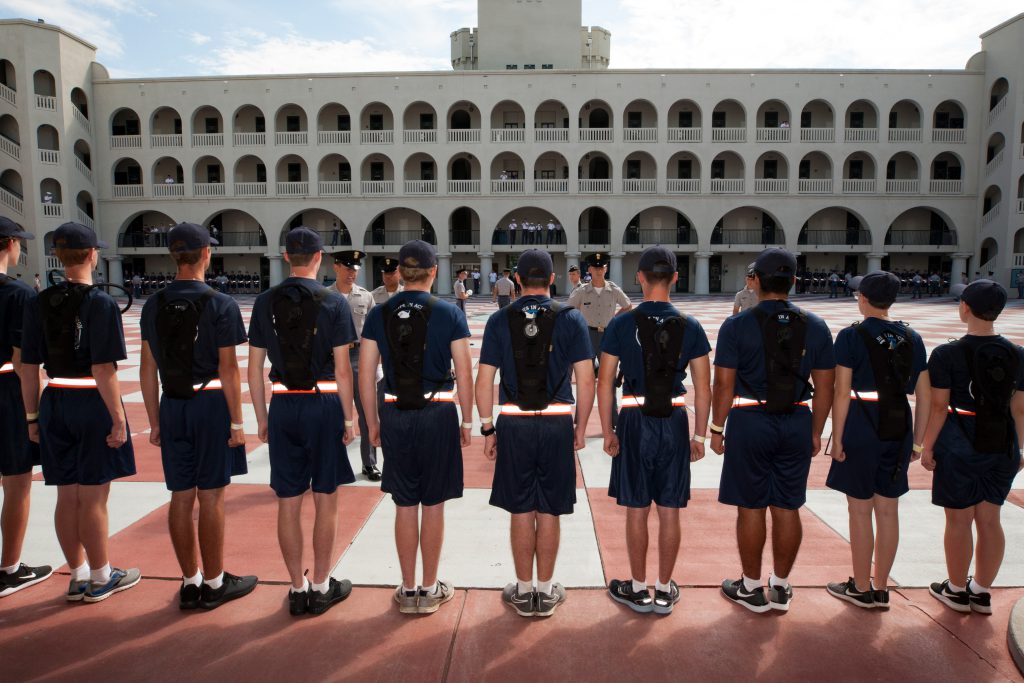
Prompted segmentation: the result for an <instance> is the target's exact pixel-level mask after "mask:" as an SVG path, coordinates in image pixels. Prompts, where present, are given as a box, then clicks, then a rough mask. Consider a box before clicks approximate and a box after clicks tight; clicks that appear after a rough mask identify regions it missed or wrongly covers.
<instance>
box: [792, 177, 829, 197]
mask: <svg viewBox="0 0 1024 683" xmlns="http://www.w3.org/2000/svg"><path fill="white" fill-rule="evenodd" d="M796 191H797V192H798V193H800V194H832V179H831V178H800V180H798V181H797V183H796Z"/></svg>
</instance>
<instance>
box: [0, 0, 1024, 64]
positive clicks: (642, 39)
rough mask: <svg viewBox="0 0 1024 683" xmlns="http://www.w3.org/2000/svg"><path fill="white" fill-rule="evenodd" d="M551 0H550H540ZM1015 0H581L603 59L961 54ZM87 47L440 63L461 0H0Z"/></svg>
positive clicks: (951, 58) (465, 8) (804, 60)
mask: <svg viewBox="0 0 1024 683" xmlns="http://www.w3.org/2000/svg"><path fill="white" fill-rule="evenodd" d="M550 1H558V0H550ZM1022 9H1024V7H1022V5H1021V3H1020V0H979V1H977V2H972V3H964V2H963V1H962V0H956V1H954V0H825V1H824V2H823V1H822V0H817V1H813V0H788V1H786V2H775V3H772V2H765V1H764V0H700V1H693V0H584V2H583V23H584V24H587V25H599V26H603V27H604V28H607V29H609V30H610V31H611V32H612V68H752V67H756V68H923V69H929V68H930V69H943V68H952V69H959V68H963V66H964V64H965V63H966V61H967V60H968V59H969V58H970V56H971V55H972V54H974V53H975V52H977V50H978V49H979V47H980V42H979V40H978V34H979V33H981V32H983V31H985V30H987V29H989V28H991V27H992V26H995V25H996V24H999V23H1001V22H1002V21H1005V20H1006V19H1008V18H1010V17H1012V16H1014V15H1015V14H1016V13H1018V12H1020V11H1021V10H1022ZM0 16H2V17H24V18H28V19H36V18H37V17H38V18H42V19H45V20H46V21H47V22H50V23H53V24H58V25H60V26H62V27H64V28H65V29H68V30H69V31H72V32H74V33H77V34H78V35H81V36H82V37H83V38H85V39H86V40H89V41H90V42H93V43H94V44H96V45H97V46H98V47H99V55H98V59H99V61H100V62H102V63H103V64H104V65H106V66H107V68H108V69H110V71H111V74H112V75H114V76H115V77H148V78H152V77H161V76H191V75H220V74H258V73H307V72H338V71H392V70H419V69H424V70H436V69H441V70H446V69H449V68H450V66H449V38H448V35H449V33H450V32H451V31H452V30H453V29H456V28H458V27H461V26H475V25H476V2H475V0H371V1H370V2H366V1H365V0H363V1H359V2H357V1H356V0H332V1H331V2H317V3H306V2H302V3H300V2H291V3H281V2H269V1H267V0H247V1H245V2H241V1H237V0H207V1H206V2H198V1H196V0H163V1H162V2H141V1H135V2H133V0H47V1H46V2H45V3H43V2H40V0H0Z"/></svg>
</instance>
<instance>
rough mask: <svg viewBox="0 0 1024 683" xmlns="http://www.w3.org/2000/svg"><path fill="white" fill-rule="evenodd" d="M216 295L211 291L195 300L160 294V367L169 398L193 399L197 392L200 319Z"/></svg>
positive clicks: (161, 377) (158, 357) (157, 327)
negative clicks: (194, 366)
mask: <svg viewBox="0 0 1024 683" xmlns="http://www.w3.org/2000/svg"><path fill="white" fill-rule="evenodd" d="M213 294H214V293H213V290H212V289H210V288H207V289H206V291H204V292H203V294H202V296H200V297H199V298H198V299H196V300H195V301H193V300H191V299H188V298H185V297H180V298H177V299H170V297H169V295H168V294H167V293H166V292H160V293H159V294H158V295H157V312H156V334H157V338H158V339H159V342H158V344H157V360H158V361H159V363H157V367H158V368H159V369H160V383H161V384H162V385H163V389H164V394H165V395H166V396H170V397H171V398H177V399H191V398H194V397H195V395H196V393H197V392H196V391H195V390H194V389H193V388H192V387H193V383H194V379H193V374H192V364H193V360H194V357H195V343H196V339H197V338H198V336H199V319H200V318H201V317H202V315H203V310H205V308H206V304H207V303H208V302H209V301H210V299H212V298H213Z"/></svg>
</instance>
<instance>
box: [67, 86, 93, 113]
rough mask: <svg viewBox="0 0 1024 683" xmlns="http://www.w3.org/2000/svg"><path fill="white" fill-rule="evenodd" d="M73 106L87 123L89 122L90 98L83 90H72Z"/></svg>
mask: <svg viewBox="0 0 1024 683" xmlns="http://www.w3.org/2000/svg"><path fill="white" fill-rule="evenodd" d="M71 104H72V105H74V107H75V109H77V110H78V113H79V114H81V115H82V118H84V119H85V120H86V121H88V120H89V97H88V95H86V94H85V91H84V90H82V89H81V88H72V89H71Z"/></svg>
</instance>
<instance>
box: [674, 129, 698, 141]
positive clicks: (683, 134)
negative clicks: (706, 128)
mask: <svg viewBox="0 0 1024 683" xmlns="http://www.w3.org/2000/svg"><path fill="white" fill-rule="evenodd" d="M702 138H703V135H702V134H701V129H700V128H669V129H668V141H669V142H700V141H701V139H702Z"/></svg>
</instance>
